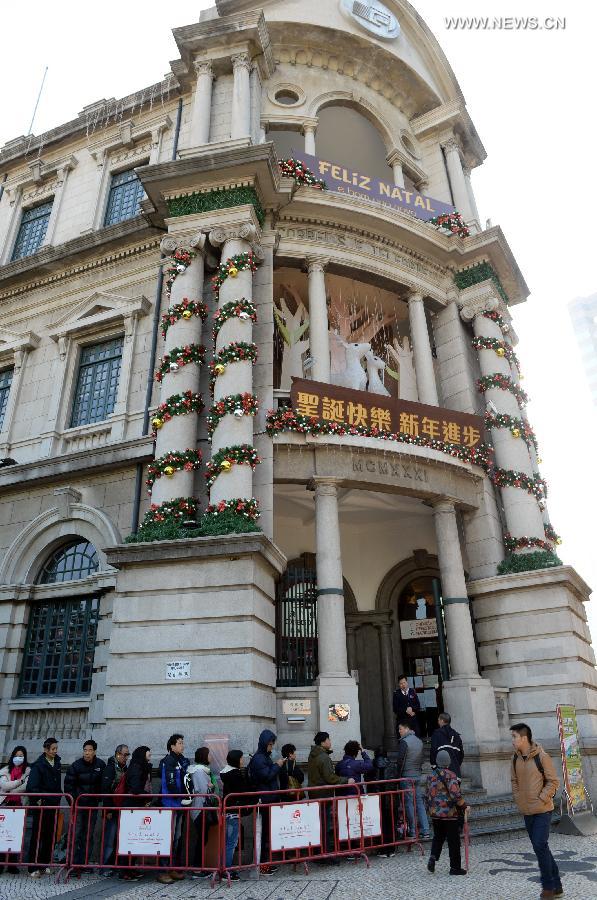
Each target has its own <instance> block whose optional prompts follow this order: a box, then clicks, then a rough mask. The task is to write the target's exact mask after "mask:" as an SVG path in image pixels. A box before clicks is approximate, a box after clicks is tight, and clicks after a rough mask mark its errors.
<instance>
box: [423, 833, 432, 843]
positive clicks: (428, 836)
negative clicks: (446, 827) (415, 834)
mask: <svg viewBox="0 0 597 900" xmlns="http://www.w3.org/2000/svg"><path fill="white" fill-rule="evenodd" d="M421 837H422V838H423V840H424V841H428V840H429V838H430V837H431V834H430V833H429V832H428V831H424V832H423V834H422V835H421Z"/></svg>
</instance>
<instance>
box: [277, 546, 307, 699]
mask: <svg viewBox="0 0 597 900" xmlns="http://www.w3.org/2000/svg"><path fill="white" fill-rule="evenodd" d="M312 557H313V554H304V555H303V557H301V558H300V559H296V560H291V562H289V563H288V568H287V569H286V571H285V573H284V575H283V576H282V578H281V580H280V581H279V582H278V586H277V591H276V667H277V674H276V683H277V685H278V687H305V686H307V685H310V684H313V682H314V681H315V679H316V677H317V575H316V571H315V560H314V559H313V561H311V559H310V558H312Z"/></svg>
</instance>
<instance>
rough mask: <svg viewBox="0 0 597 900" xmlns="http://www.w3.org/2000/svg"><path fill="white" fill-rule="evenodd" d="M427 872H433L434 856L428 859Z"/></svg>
mask: <svg viewBox="0 0 597 900" xmlns="http://www.w3.org/2000/svg"><path fill="white" fill-rule="evenodd" d="M427 871H428V872H435V856H430V857H429V862H428V863H427Z"/></svg>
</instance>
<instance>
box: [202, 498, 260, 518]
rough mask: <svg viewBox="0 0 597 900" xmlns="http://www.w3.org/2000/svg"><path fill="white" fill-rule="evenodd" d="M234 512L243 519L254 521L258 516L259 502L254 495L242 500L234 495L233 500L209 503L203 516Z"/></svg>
mask: <svg viewBox="0 0 597 900" xmlns="http://www.w3.org/2000/svg"><path fill="white" fill-rule="evenodd" d="M230 512H232V513H234V514H235V515H237V516H241V517H242V518H244V519H249V520H250V521H252V522H254V521H255V520H256V519H258V518H259V516H260V515H261V513H260V512H259V503H258V502H257V500H255V498H254V497H251V499H250V500H243V499H242V497H235V498H234V500H220V502H219V503H210V504H209V506H208V507H207V509H206V510H205V517H208V516H211V517H213V518H214V519H215V518H217V517H218V516H221V515H223V514H225V513H230Z"/></svg>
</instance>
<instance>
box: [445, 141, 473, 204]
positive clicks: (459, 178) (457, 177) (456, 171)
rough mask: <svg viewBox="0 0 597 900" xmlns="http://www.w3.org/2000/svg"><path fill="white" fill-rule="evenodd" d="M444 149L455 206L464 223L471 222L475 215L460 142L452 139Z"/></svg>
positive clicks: (446, 143) (446, 142)
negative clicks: (464, 170) (468, 189)
mask: <svg viewBox="0 0 597 900" xmlns="http://www.w3.org/2000/svg"><path fill="white" fill-rule="evenodd" d="M442 147H443V149H444V151H445V154H446V166H447V169H448V178H449V179H450V187H451V188H452V197H453V199H454V206H455V207H456V209H457V211H458V212H459V213H460V214H461V216H462V218H463V219H464V221H465V222H470V221H471V219H473V218H474V215H473V212H472V209H471V205H470V200H469V195H468V191H467V189H466V183H465V180H464V172H463V168H462V158H461V156H460V147H459V145H458V141H457V140H456V138H454V137H451V138H449V139H448V140H447V141H444V142H443V143H442Z"/></svg>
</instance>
